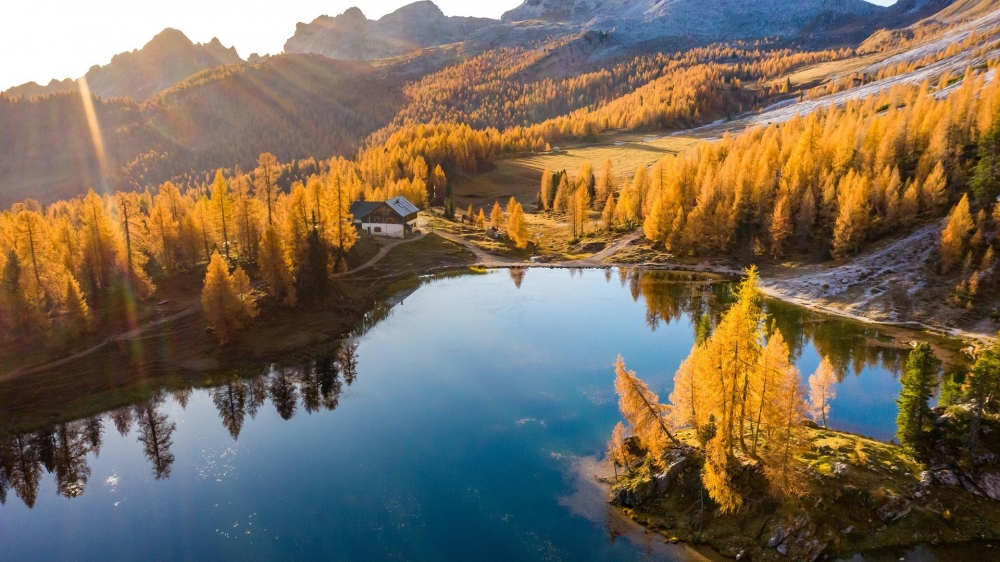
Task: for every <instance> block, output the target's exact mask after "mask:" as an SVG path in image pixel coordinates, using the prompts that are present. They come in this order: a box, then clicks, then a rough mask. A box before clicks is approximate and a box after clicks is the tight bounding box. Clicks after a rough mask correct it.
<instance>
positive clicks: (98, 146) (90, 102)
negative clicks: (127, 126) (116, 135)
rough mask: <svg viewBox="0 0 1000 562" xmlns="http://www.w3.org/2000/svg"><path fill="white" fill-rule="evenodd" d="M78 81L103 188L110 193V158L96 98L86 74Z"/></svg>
mask: <svg viewBox="0 0 1000 562" xmlns="http://www.w3.org/2000/svg"><path fill="white" fill-rule="evenodd" d="M76 82H77V84H78V85H79V86H80V99H81V100H83V111H84V112H85V113H86V114H87V127H88V128H89V129H90V138H91V139H92V140H93V141H94V152H95V153H96V154H97V164H98V166H100V168H101V189H102V190H103V191H104V192H105V193H110V190H109V189H108V159H107V156H106V155H105V152H104V137H103V136H102V135H101V126H100V124H99V123H98V122H97V112H96V111H94V98H93V96H91V94H90V86H89V85H88V84H87V77H86V76H83V77H81V78H80V79H79V80H77V81H76Z"/></svg>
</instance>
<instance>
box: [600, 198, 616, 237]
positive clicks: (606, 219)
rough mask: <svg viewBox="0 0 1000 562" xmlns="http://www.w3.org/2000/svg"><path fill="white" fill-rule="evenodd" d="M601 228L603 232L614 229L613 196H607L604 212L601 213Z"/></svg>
mask: <svg viewBox="0 0 1000 562" xmlns="http://www.w3.org/2000/svg"><path fill="white" fill-rule="evenodd" d="M601 226H603V227H604V230H613V229H614V227H615V195H614V194H613V193H612V194H609V195H608V200H607V201H606V202H605V203H604V210H602V211H601Z"/></svg>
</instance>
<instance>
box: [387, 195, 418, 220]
mask: <svg viewBox="0 0 1000 562" xmlns="http://www.w3.org/2000/svg"><path fill="white" fill-rule="evenodd" d="M385 203H386V204H387V205H389V207H391V208H392V210H393V211H396V212H397V213H399V216H401V217H405V216H407V215H412V214H413V213H416V212H417V211H419V209H417V207H416V205H414V204H413V203H410V202H409V201H408V200H407V199H406V197H403V196H402V195H400V196H399V197H393V198H392V199H390V200H388V201H386V202H385Z"/></svg>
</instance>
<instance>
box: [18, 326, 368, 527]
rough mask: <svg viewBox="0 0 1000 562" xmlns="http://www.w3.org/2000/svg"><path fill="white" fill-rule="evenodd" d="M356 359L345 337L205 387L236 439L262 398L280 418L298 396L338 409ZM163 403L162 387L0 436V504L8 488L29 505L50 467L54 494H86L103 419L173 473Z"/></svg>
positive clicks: (163, 475)
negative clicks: (318, 351)
mask: <svg viewBox="0 0 1000 562" xmlns="http://www.w3.org/2000/svg"><path fill="white" fill-rule="evenodd" d="M357 362H358V356H357V345H356V344H344V345H341V346H339V347H338V349H337V350H336V352H334V353H332V354H328V355H323V356H321V357H319V358H317V359H315V360H313V361H310V362H308V363H306V364H303V365H300V366H297V367H278V366H275V367H273V368H271V369H270V371H269V372H268V371H265V372H261V373H258V374H256V375H250V376H243V377H241V376H240V375H238V374H232V375H229V376H228V378H226V381H225V382H224V383H223V384H221V385H219V386H217V387H215V388H212V389H211V390H210V391H209V395H210V396H211V399H212V403H213V404H214V405H215V408H216V410H218V413H219V419H220V420H221V422H222V426H223V427H225V428H226V431H228V432H229V434H230V435H231V436H232V438H233V440H234V441H236V440H237V439H238V438H239V436H240V432H241V431H242V429H243V425H244V423H245V421H246V418H247V416H249V417H250V418H251V419H253V418H254V417H256V415H257V413H258V412H259V410H260V407H261V406H263V405H264V403H265V401H266V400H267V399H270V400H271V403H272V404H273V405H274V407H275V410H276V411H277V413H278V415H279V416H281V418H282V419H284V420H290V419H291V418H292V417H293V416H294V415H295V414H296V412H297V411H298V410H299V403H300V402H301V408H302V410H304V411H305V412H307V413H310V414H311V413H313V412H316V411H318V410H320V409H324V410H333V409H335V408H336V407H337V405H338V402H339V398H340V393H341V391H342V390H343V387H344V386H345V385H346V386H350V385H351V384H352V383H353V382H354V381H355V379H356V377H357ZM192 392H193V389H190V388H188V389H184V390H180V391H175V392H173V393H171V396H172V397H173V398H174V400H175V401H176V402H177V404H178V405H180V406H181V407H182V408H185V407H186V406H187V402H188V399H189V398H190V397H191V394H192ZM165 403H166V397H165V395H164V394H163V393H158V394H156V395H154V396H153V398H151V399H149V400H147V401H144V402H141V403H139V404H136V405H134V406H129V407H123V408H118V409H115V410H112V411H110V412H106V413H105V414H102V415H98V416H93V417H90V418H87V419H83V420H78V421H74V422H70V423H63V424H59V425H56V426H54V427H49V428H45V429H43V430H39V431H36V432H34V433H24V434H17V435H10V436H4V437H0V504H5V503H6V502H7V499H8V495H9V492H10V491H13V492H14V494H15V495H16V496H17V497H18V498H20V499H21V501H23V502H24V504H25V505H26V506H27V507H29V508H31V507H34V505H35V502H36V500H37V498H38V489H39V486H40V484H41V482H42V477H43V475H44V474H52V475H54V477H55V483H56V494H57V495H59V496H61V497H65V498H75V497H77V496H80V495H81V494H83V493H84V491H85V490H86V488H87V484H88V480H89V478H90V475H91V471H90V466H89V465H88V462H87V459H88V457H89V456H90V455H93V456H94V457H97V456H98V455H99V454H100V452H101V445H102V444H103V441H104V429H105V421H109V422H110V424H111V425H112V426H114V429H115V430H116V431H118V433H120V434H121V435H122V436H123V437H124V436H127V435H129V434H130V433H131V432H132V429H133V428H135V429H136V430H137V433H138V437H137V441H138V443H139V444H141V446H142V452H143V455H144V456H145V457H146V460H147V461H148V462H149V465H150V468H151V473H152V476H153V478H154V479H155V480H165V479H167V478H170V472H171V469H172V467H173V465H174V462H175V460H176V458H175V457H174V454H173V453H172V452H171V450H170V448H171V446H172V445H173V439H172V437H173V434H174V432H175V431H177V424H176V423H175V422H173V421H171V420H170V418H169V417H168V416H167V414H166V413H164V412H163V411H162V408H163V406H164V404H165ZM43 470H44V472H43Z"/></svg>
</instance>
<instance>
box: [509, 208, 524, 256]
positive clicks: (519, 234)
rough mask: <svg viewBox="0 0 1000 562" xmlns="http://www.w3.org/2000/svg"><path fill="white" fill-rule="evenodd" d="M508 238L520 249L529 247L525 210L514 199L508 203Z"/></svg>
mask: <svg viewBox="0 0 1000 562" xmlns="http://www.w3.org/2000/svg"><path fill="white" fill-rule="evenodd" d="M507 236H509V237H510V239H511V240H512V241H513V242H514V245H515V246H517V247H518V248H519V249H522V250H523V249H524V248H527V247H528V227H527V225H526V224H525V220H524V209H522V208H521V204H520V203H518V202H517V200H515V199H514V198H513V197H511V198H510V201H508V202H507Z"/></svg>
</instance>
